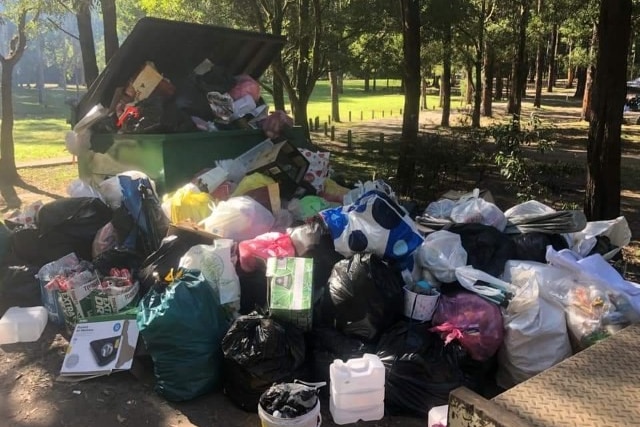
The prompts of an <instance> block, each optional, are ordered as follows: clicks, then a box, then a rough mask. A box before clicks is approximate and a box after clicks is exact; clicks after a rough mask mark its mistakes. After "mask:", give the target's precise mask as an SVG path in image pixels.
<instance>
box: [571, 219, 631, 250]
mask: <svg viewBox="0 0 640 427" xmlns="http://www.w3.org/2000/svg"><path fill="white" fill-rule="evenodd" d="M568 236H569V246H570V248H571V249H572V250H573V251H574V252H576V253H578V254H580V255H582V256H583V257H585V256H587V255H589V253H591V251H592V250H593V248H594V247H595V246H596V243H597V242H598V241H597V237H598V236H605V237H608V238H609V241H610V242H611V244H612V245H614V246H617V249H613V250H611V251H609V252H607V253H606V254H603V255H602V256H603V257H604V259H611V258H613V257H614V256H615V255H616V254H617V253H618V252H620V249H621V248H623V247H625V246H627V245H628V244H629V242H631V229H630V228H629V223H628V222H627V220H626V218H625V217H623V216H619V217H618V218H616V219H612V220H609V221H591V222H588V223H587V226H586V227H585V228H584V230H582V231H579V232H577V233H571V234H569V235H568Z"/></svg>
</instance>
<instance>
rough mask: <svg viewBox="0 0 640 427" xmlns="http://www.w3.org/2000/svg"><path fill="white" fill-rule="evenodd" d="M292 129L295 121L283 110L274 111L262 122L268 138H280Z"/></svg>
mask: <svg viewBox="0 0 640 427" xmlns="http://www.w3.org/2000/svg"><path fill="white" fill-rule="evenodd" d="M290 127H293V119H292V118H291V117H289V116H287V113H285V112H284V111H281V110H276V111H274V112H273V113H271V114H269V116H268V117H267V118H266V119H264V120H263V121H262V130H263V131H264V133H265V135H267V137H268V138H278V137H279V136H282V134H283V132H284V130H285V129H286V128H290Z"/></svg>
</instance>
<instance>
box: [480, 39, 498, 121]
mask: <svg viewBox="0 0 640 427" xmlns="http://www.w3.org/2000/svg"><path fill="white" fill-rule="evenodd" d="M484 46H485V51H484V84H483V85H482V115H483V116H485V117H491V116H492V115H493V111H492V110H493V99H492V96H493V72H494V69H495V58H494V53H493V49H492V48H491V46H490V43H489V41H485V44H484Z"/></svg>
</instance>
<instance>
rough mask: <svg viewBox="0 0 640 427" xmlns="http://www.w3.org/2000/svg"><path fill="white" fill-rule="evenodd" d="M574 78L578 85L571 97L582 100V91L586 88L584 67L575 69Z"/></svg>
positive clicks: (585, 70)
mask: <svg viewBox="0 0 640 427" xmlns="http://www.w3.org/2000/svg"><path fill="white" fill-rule="evenodd" d="M576 78H577V79H578V83H577V84H576V93H574V94H573V97H574V98H578V99H582V98H583V97H584V89H585V87H586V86H587V69H586V68H585V67H578V68H577V69H576Z"/></svg>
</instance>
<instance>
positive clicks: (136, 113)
mask: <svg viewBox="0 0 640 427" xmlns="http://www.w3.org/2000/svg"><path fill="white" fill-rule="evenodd" d="M129 116H131V117H133V118H134V119H139V118H140V110H139V109H138V107H134V106H133V105H129V106H128V107H127V108H125V109H124V111H123V112H122V114H120V117H118V122H117V123H116V126H117V127H118V128H121V127H122V125H123V124H124V122H125V120H127V118H128V117H129Z"/></svg>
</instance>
